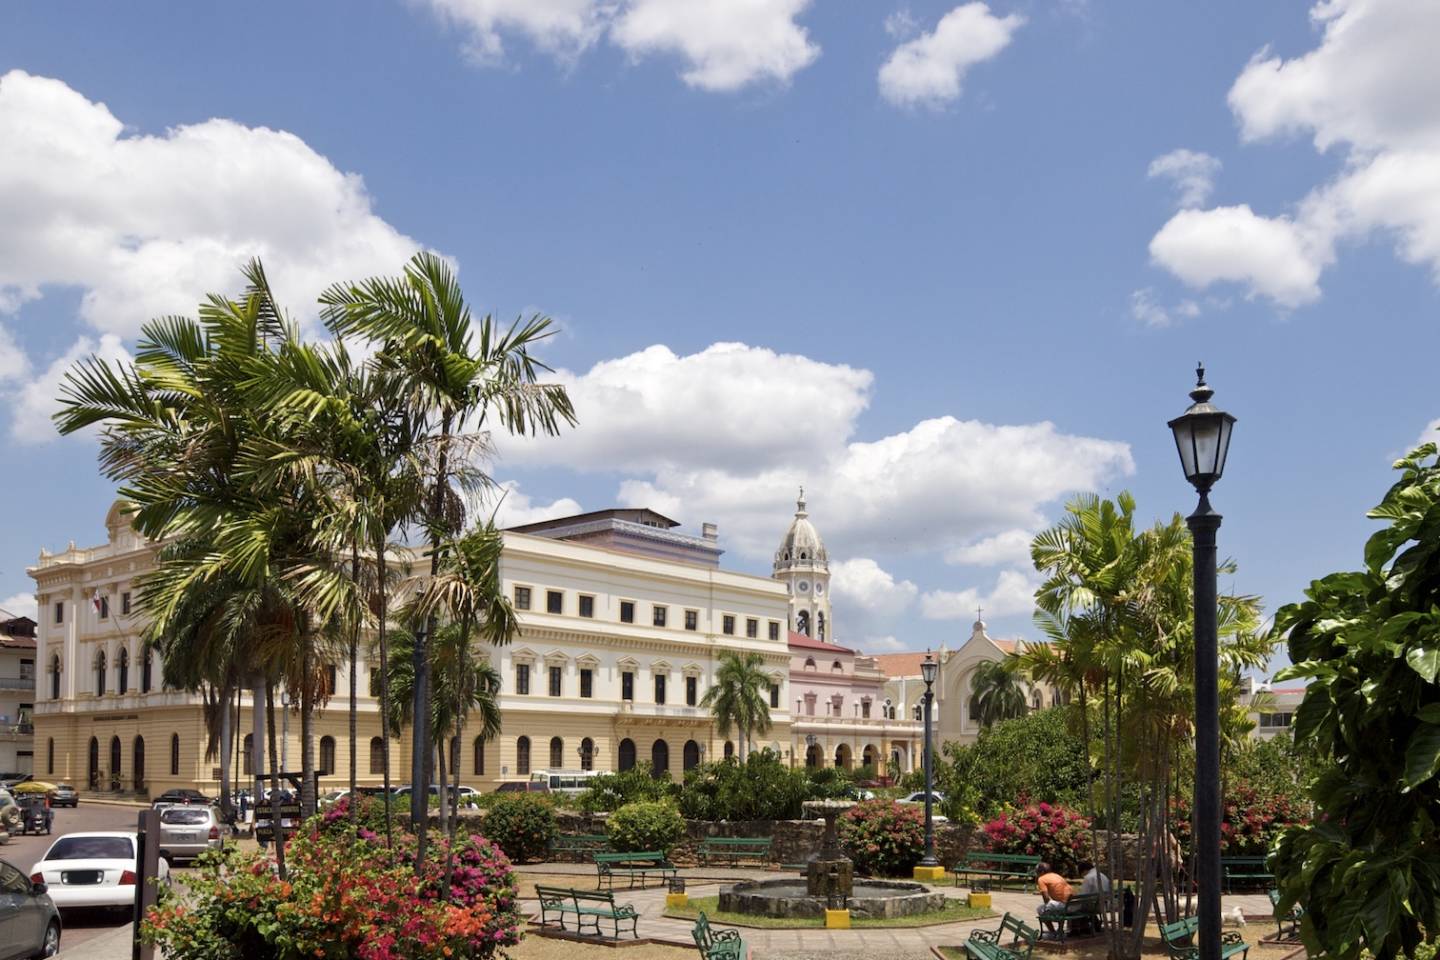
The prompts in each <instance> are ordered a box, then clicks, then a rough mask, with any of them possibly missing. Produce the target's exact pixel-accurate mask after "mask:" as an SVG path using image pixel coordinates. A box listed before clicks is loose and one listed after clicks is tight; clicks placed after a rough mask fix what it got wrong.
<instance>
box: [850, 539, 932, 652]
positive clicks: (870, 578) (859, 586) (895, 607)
mask: <svg viewBox="0 0 1440 960" xmlns="http://www.w3.org/2000/svg"><path fill="white" fill-rule="evenodd" d="M919 593H920V588H919V587H917V586H915V584H914V583H911V582H910V581H909V580H897V579H896V578H895V576H894V575H893V574H891V573H890V572H889V571H887V570H885V569H884V568H883V567H881V566H880V564H878V563H876V562H875V561H874V560H872V559H871V558H869V557H853V558H847V559H843V560H838V561H837V560H831V561H830V599H831V601H832V602H833V603H834V605H835V626H834V631H835V639H836V640H837V641H839V642H840V643H845V644H848V645H850V646H858V647H862V648H864V649H866V650H872V649H880V648H885V647H884V645H883V644H882V643H881V642H880V639H879V638H881V637H884V636H885V635H886V634H888V633H890V632H891V631H894V630H895V629H897V621H898V620H900V618H902V617H904V616H905V615H906V614H907V613H908V612H909V611H910V608H911V607H912V606H913V605H914V603H915V598H916V597H917V596H918V595H919ZM885 649H892V648H885ZM893 649H898V647H896V648H893Z"/></svg>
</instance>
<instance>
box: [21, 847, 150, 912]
mask: <svg viewBox="0 0 1440 960" xmlns="http://www.w3.org/2000/svg"><path fill="white" fill-rule="evenodd" d="M135 851H136V837H135V834H134V833H98V832H97V833H69V834H66V835H65V836H63V837H61V838H60V839H58V840H56V841H55V842H54V843H52V844H50V849H49V850H47V851H45V856H43V857H41V858H40V861H39V862H38V863H36V864H35V866H34V867H32V868H31V870H30V882H31V883H32V884H33V883H43V884H45V886H46V887H47V891H46V892H47V893H49V894H50V899H51V900H52V901H54V903H55V906H57V907H59V908H60V909H62V910H64V909H67V908H69V907H123V908H125V909H127V910H128V909H130V908H131V907H132V906H133V905H134V903H135V882H136V877H135ZM159 877H160V880H161V881H162V882H163V881H165V880H168V879H169V877H170V865H169V864H167V863H166V862H165V861H164V860H161V861H160V871H159Z"/></svg>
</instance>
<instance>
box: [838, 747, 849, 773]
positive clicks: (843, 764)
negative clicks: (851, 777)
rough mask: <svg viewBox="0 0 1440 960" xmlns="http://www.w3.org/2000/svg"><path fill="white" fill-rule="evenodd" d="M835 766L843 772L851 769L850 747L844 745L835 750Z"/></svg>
mask: <svg viewBox="0 0 1440 960" xmlns="http://www.w3.org/2000/svg"><path fill="white" fill-rule="evenodd" d="M835 766H837V767H839V768H841V769H842V770H849V769H850V745H849V744H848V743H842V744H840V746H838V747H836V748H835Z"/></svg>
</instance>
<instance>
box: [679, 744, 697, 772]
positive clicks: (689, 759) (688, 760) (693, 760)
mask: <svg viewBox="0 0 1440 960" xmlns="http://www.w3.org/2000/svg"><path fill="white" fill-rule="evenodd" d="M683 763H684V767H685V769H686V770H693V769H695V768H696V767H698V766H699V765H700V744H698V743H696V742H695V741H694V740H686V741H685V753H684V756H683Z"/></svg>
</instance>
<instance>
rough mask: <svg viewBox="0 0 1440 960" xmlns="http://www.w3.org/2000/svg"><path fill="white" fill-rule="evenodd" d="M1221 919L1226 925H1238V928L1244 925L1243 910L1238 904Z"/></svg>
mask: <svg viewBox="0 0 1440 960" xmlns="http://www.w3.org/2000/svg"><path fill="white" fill-rule="evenodd" d="M1221 919H1222V920H1223V922H1224V925H1225V926H1227V927H1238V928H1240V929H1244V927H1245V911H1244V910H1241V909H1240V907H1239V905H1238V904H1237V905H1236V907H1235V909H1234V910H1231V911H1230V912H1229V913H1227V914H1225V916H1224V917H1222V918H1221Z"/></svg>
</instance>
